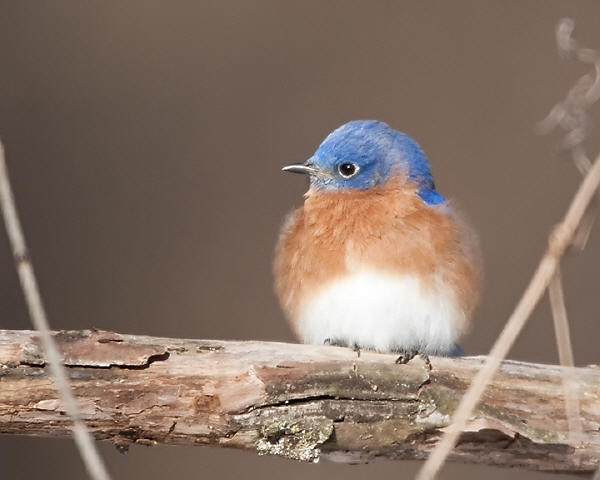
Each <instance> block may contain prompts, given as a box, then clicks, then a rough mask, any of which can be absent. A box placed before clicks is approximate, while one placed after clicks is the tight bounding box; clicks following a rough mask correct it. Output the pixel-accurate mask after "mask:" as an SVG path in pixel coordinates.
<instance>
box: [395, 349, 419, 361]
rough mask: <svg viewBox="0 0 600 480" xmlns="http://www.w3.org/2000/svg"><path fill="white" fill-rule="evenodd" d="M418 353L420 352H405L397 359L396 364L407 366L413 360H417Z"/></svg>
mask: <svg viewBox="0 0 600 480" xmlns="http://www.w3.org/2000/svg"><path fill="white" fill-rule="evenodd" d="M418 353H419V352H418V351H417V350H405V351H403V352H402V353H401V354H400V356H399V357H398V358H397V359H396V363H397V364H399V365H406V364H407V363H408V362H410V361H411V360H412V359H413V358H415V357H416V356H417V354H418Z"/></svg>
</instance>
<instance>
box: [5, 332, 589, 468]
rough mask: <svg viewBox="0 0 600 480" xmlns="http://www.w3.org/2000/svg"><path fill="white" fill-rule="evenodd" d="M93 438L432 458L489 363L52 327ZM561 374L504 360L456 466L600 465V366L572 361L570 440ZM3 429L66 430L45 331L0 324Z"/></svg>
mask: <svg viewBox="0 0 600 480" xmlns="http://www.w3.org/2000/svg"><path fill="white" fill-rule="evenodd" d="M53 336H54V338H55V340H56V341H57V343H58V345H59V348H60V350H61V352H62V355H63V358H64V361H65V365H66V366H67V367H68V372H69V374H70V380H71V385H72V388H73V392H74V394H75V395H76V397H77V399H78V401H79V404H80V408H81V411H82V417H83V419H84V420H85V422H86V424H87V426H88V428H89V429H90V431H91V432H92V433H93V435H94V436H95V437H96V438H97V439H106V440H109V441H111V442H113V443H114V444H115V445H116V446H117V447H119V448H120V449H123V450H126V449H127V448H128V447H129V446H130V445H131V444H134V443H135V444H142V445H155V444H159V443H160V444H172V445H183V444H185V445H190V444H198V445H205V444H211V445H220V446H224V447H233V448H243V449H250V450H253V451H256V452H257V453H259V454H274V455H281V456H285V457H288V458H292V459H297V460H305V461H317V460H319V458H327V459H332V460H336V461H343V462H365V461H369V460H372V459H375V458H378V457H384V458H388V459H395V460H400V459H423V458H425V457H426V456H427V454H428V452H429V451H430V450H431V449H432V447H433V446H434V445H435V444H436V442H437V440H438V439H439V437H440V435H441V433H442V432H443V431H444V428H445V427H446V426H447V425H448V422H449V419H450V415H451V413H452V412H453V410H454V408H455V407H456V405H457V404H458V401H459V399H460V397H461V395H462V394H463V393H464V391H465V389H466V387H467V386H468V384H469V382H470V381H471V380H472V378H473V376H474V375H475V374H476V372H477V371H478V370H479V369H480V367H481V365H482V363H483V360H484V357H465V358H459V359H449V358H438V357H433V358H432V365H433V370H432V371H429V370H428V369H427V368H425V366H424V363H423V362H422V361H421V360H419V359H416V360H414V361H412V362H410V363H409V364H408V365H396V364H395V363H394V359H395V357H394V356H392V355H383V354H377V353H372V352H362V353H361V355H360V357H358V356H357V354H356V353H355V352H354V351H352V350H350V349H345V348H339V347H329V346H322V347H321V346H310V345H296V344H284V343H272V342H232V341H216V340H214V341H213V340H185V339H171V338H156V337H148V336H138V335H121V334H117V333H114V332H106V331H98V330H84V331H61V332H54V333H53ZM562 371H563V368H562V367H559V366H554V365H540V364H531V363H524V362H514V361H505V362H503V364H502V367H501V369H500V371H499V372H498V374H497V375H496V377H495V378H494V380H493V381H492V382H491V384H490V385H489V386H488V388H487V389H486V391H485V393H484V396H483V398H482V400H481V403H480V404H479V406H478V408H477V409H476V411H475V413H474V415H473V416H472V418H471V419H470V421H469V422H468V425H467V427H466V428H465V430H464V431H463V432H462V434H461V437H460V441H459V444H458V446H457V448H456V450H455V451H454V453H453V454H452V456H451V459H452V460H456V461H462V462H472V463H480V464H487V465H499V466H511V467H519V468H527V469H534V470H543V471H551V472H591V471H592V470H593V469H594V467H595V466H596V465H597V464H598V463H599V462H600V368H598V367H587V368H573V369H570V372H569V373H570V375H572V376H573V377H574V378H576V379H577V382H578V383H579V387H580V388H579V392H580V402H581V423H582V428H583V433H584V441H577V443H575V441H574V440H572V439H570V437H569V435H568V422H567V419H566V418H565V413H564V399H563V397H562V394H561V385H562V383H561V382H562V379H561V374H562ZM0 433H3V434H14V435H38V436H48V437H57V436H68V435H70V430H69V420H68V418H67V416H66V415H65V412H64V410H63V409H62V406H61V402H60V400H58V396H57V394H56V391H55V389H54V386H53V384H52V381H51V379H50V378H49V376H48V372H47V368H46V365H45V361H44V356H43V354H42V352H41V349H40V344H39V340H38V336H37V334H36V333H35V332H31V331H10V330H0Z"/></svg>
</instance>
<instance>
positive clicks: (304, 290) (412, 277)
mask: <svg viewBox="0 0 600 480" xmlns="http://www.w3.org/2000/svg"><path fill="white" fill-rule="evenodd" d="M283 170H284V171H286V172H295V173H303V174H306V175H308V176H309V177H310V188H309V190H308V192H307V193H306V194H305V201H304V205H303V206H302V207H300V208H299V209H297V210H296V211H294V212H293V213H291V214H290V215H289V216H288V218H287V219H286V221H285V223H284V225H283V227H282V230H281V235H280V238H279V242H278V244H277V249H276V256H275V263H274V274H275V290H276V292H277V295H278V297H279V300H280V303H281V306H282V308H283V310H284V312H285V314H286V316H287V317H288V319H289V321H290V323H291V325H292V328H293V330H294V331H295V333H296V334H297V336H298V337H299V338H300V340H301V341H302V342H304V343H312V344H323V343H331V344H335V345H344V346H350V347H357V348H361V349H370V350H376V351H380V352H398V353H402V354H410V355H411V356H412V355H414V353H416V352H418V353H421V354H424V355H427V354H438V355H455V354H457V352H459V351H460V347H457V345H456V341H457V339H458V338H459V336H460V335H461V334H462V333H463V332H464V331H465V329H466V328H467V327H468V325H469V323H470V320H471V316H472V313H473V310H474V308H475V306H476V304H477V302H478V299H479V287H480V270H479V261H478V258H479V246H478V241H477V237H476V235H475V234H474V233H473V232H472V230H471V229H470V228H469V227H468V226H467V225H466V224H465V223H464V221H462V219H460V217H459V216H458V215H457V214H456V212H455V211H454V210H453V208H452V207H451V205H449V204H448V202H447V201H446V200H445V199H444V197H442V195H440V194H439V193H438V192H437V191H436V189H435V185H434V183H433V178H432V175H431V171H430V169H429V163H428V161H427V158H426V157H425V155H424V153H423V151H422V150H421V148H420V147H419V145H418V144H417V143H416V142H415V141H414V140H412V139H411V138H410V137H409V136H407V135H405V134H404V133H401V132H399V131H397V130H394V129H392V128H390V127H389V126H388V125H386V124H385V123H382V122H379V121H375V120H357V121H352V122H349V123H346V124H345V125H342V126H341V127H339V128H338V129H336V130H334V131H333V132H332V133H330V134H329V136H328V137H327V138H326V139H325V140H324V141H323V143H321V145H320V146H319V148H318V149H317V151H316V152H315V154H314V155H313V156H312V157H311V158H309V159H308V160H307V161H306V162H305V163H302V164H295V165H289V166H287V167H284V168H283ZM409 352H411V353H409Z"/></svg>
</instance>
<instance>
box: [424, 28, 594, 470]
mask: <svg viewBox="0 0 600 480" xmlns="http://www.w3.org/2000/svg"><path fill="white" fill-rule="evenodd" d="M573 28H574V27H573V22H572V20H569V19H564V20H562V21H561V22H560V23H559V25H558V29H557V40H558V44H559V50H560V51H561V52H563V53H569V54H570V53H574V54H575V55H576V56H577V58H578V59H579V60H581V61H584V62H588V63H593V64H594V66H595V72H596V75H595V76H593V75H586V76H584V77H583V78H582V79H581V80H580V81H579V82H578V83H577V84H576V85H575V87H573V89H572V90H571V91H570V92H569V95H567V100H565V101H564V102H562V103H560V104H558V105H557V106H556V107H554V108H553V109H552V111H551V113H550V115H549V116H548V118H547V119H546V120H544V122H543V125H542V126H543V127H544V128H553V126H554V125H556V124H560V125H561V126H564V127H565V128H568V129H570V132H569V134H568V135H567V136H566V139H565V145H566V146H567V147H569V148H571V149H572V151H573V152H574V153H573V156H574V159H575V162H576V164H577V165H578V167H579V168H580V170H581V171H582V172H585V178H584V179H583V182H582V183H581V185H580V187H579V189H578V190H577V192H576V194H575V196H574V198H573V200H572V201H571V205H570V206H569V209H568V211H567V213H566V215H565V217H564V218H563V221H562V222H561V223H560V224H558V225H557V227H556V228H555V229H554V231H553V232H552V234H551V235H550V238H549V245H548V248H547V250H546V253H545V254H544V256H543V257H542V259H541V261H540V264H539V265H538V268H537V270H536V272H535V274H534V276H533V277H532V279H531V281H530V282H529V285H528V286H527V289H526V290H525V292H524V293H523V296H522V297H521V300H520V301H519V303H518V304H517V306H516V308H515V310H514V312H513V314H512V315H511V316H510V318H509V319H508V321H507V323H506V325H505V326H504V328H503V330H502V332H501V333H500V335H499V337H498V339H497V340H496V342H495V344H494V346H493V347H492V349H491V351H490V353H489V356H488V358H487V360H486V362H485V363H484V365H483V368H482V369H481V370H480V371H479V373H478V374H477V376H476V377H475V378H474V379H473V382H472V383H471V385H470V386H469V389H468V390H467V392H466V393H465V395H464V397H463V398H462V400H461V402H460V404H459V405H458V408H457V409H456V412H455V413H454V416H453V419H452V423H451V425H450V426H449V427H448V429H447V430H446V433H445V434H444V436H443V437H442V438H441V440H440V442H439V443H438V445H437V446H436V447H435V448H434V450H433V451H432V453H431V455H430V456H429V458H428V459H427V461H426V462H425V464H424V465H423V467H422V468H421V470H420V471H419V473H418V475H417V477H416V478H417V480H431V479H433V478H435V476H436V475H437V473H438V472H439V470H440V468H441V467H442V465H443V464H444V462H445V461H446V459H447V457H448V455H449V454H450V452H451V451H452V449H453V448H454V446H455V445H456V442H457V440H458V437H459V435H460V432H461V431H462V430H463V429H464V427H465V424H466V422H467V421H468V419H469V418H470V416H471V415H472V413H473V410H474V409H475V407H476V405H477V403H478V402H479V400H480V398H481V395H482V394H483V391H484V390H485V388H486V386H487V385H488V383H489V382H490V380H491V379H492V377H493V376H494V374H495V373H496V372H497V370H498V367H499V366H500V362H501V361H502V359H504V358H506V355H507V354H508V351H509V350H510V348H511V347H512V345H513V344H514V342H515V340H516V338H517V336H518V335H519V333H520V332H521V330H522V328H523V326H524V325H525V323H526V322H527V320H528V318H529V316H530V315H531V313H532V311H533V309H534V308H535V306H536V305H537V303H538V302H539V300H540V298H541V297H542V295H543V294H544V291H545V290H546V288H547V287H548V285H549V284H550V282H551V281H552V279H553V278H554V277H555V274H556V273H557V270H558V267H559V262H560V259H561V258H562V256H563V255H564V253H565V251H566V250H567V248H568V247H569V246H570V245H572V244H573V241H574V240H575V239H576V236H577V232H578V231H582V230H581V228H582V224H583V225H584V227H583V228H584V231H585V234H584V238H585V240H587V236H588V234H589V230H590V228H591V217H589V216H587V218H588V219H589V220H584V218H586V215H589V214H588V213H587V212H589V210H588V209H589V206H590V204H591V202H592V200H593V199H594V197H595V195H596V192H597V190H598V186H599V185H600V156H599V157H598V158H597V159H596V161H595V162H594V164H591V162H589V159H587V155H586V154H585V150H584V148H583V146H582V142H583V140H584V139H585V138H586V135H587V133H588V130H589V118H588V116H587V108H588V107H589V105H591V104H592V103H594V102H595V101H596V100H598V98H600V76H599V75H598V73H599V72H600V60H599V57H598V55H597V54H596V52H594V51H592V50H588V49H581V48H578V47H577V46H576V43H575V40H573V39H572V37H571V34H572V31H573ZM586 225H587V226H586ZM582 244H583V245H584V244H585V241H584V242H583V243H582ZM556 294H557V288H556V286H555V288H554V289H553V298H554V299H555V300H556ZM555 304H556V305H558V306H560V305H559V302H556V303H555ZM565 321H566V317H565ZM563 327H564V324H563ZM567 327H568V326H567ZM557 334H559V335H560V333H559V332H558V331H557ZM559 341H560V342H561V343H564V342H566V339H564V338H562V339H560V340H559ZM572 399H573V397H571V400H572ZM567 402H568V403H569V400H567ZM570 406H572V405H570Z"/></svg>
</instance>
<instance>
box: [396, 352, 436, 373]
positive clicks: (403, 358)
mask: <svg viewBox="0 0 600 480" xmlns="http://www.w3.org/2000/svg"><path fill="white" fill-rule="evenodd" d="M417 355H418V356H419V357H421V359H422V360H423V362H425V367H426V368H427V370H429V371H431V370H432V368H433V367H432V366H431V360H430V359H429V355H427V354H426V353H421V352H419V351H418V350H405V351H404V352H402V353H401V354H400V356H399V357H398V358H397V359H396V363H397V364H399V365H406V364H407V363H408V362H410V361H411V360H412V359H413V358H415V357H416V356H417Z"/></svg>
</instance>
